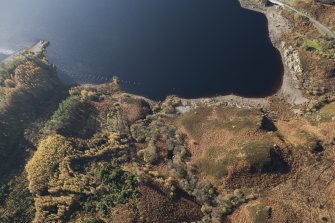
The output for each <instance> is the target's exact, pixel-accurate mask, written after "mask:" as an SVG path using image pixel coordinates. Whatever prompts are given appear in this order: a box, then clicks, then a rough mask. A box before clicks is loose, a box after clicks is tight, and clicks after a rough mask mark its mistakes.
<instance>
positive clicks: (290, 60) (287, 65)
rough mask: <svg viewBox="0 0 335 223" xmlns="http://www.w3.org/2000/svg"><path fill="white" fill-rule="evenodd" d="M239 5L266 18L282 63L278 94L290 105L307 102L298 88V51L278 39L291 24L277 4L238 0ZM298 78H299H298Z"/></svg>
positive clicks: (301, 71) (300, 70)
mask: <svg viewBox="0 0 335 223" xmlns="http://www.w3.org/2000/svg"><path fill="white" fill-rule="evenodd" d="M239 2H240V5H241V7H243V8H245V9H248V10H252V11H256V12H260V13H262V14H264V15H265V16H266V18H267V20H268V29H269V37H270V40H271V42H272V44H273V46H274V47H275V48H276V49H277V50H278V51H279V52H280V55H281V58H282V61H283V65H284V74H283V83H282V86H281V88H280V90H279V91H278V94H279V95H280V96H281V97H283V98H284V99H285V100H286V101H287V102H288V103H290V104H292V105H303V104H307V103H308V102H309V100H308V99H307V98H305V97H304V96H303V93H302V91H301V90H300V87H299V86H300V82H299V81H300V79H301V77H302V75H303V70H302V67H301V63H300V59H299V55H298V52H297V51H296V50H294V49H293V47H292V46H288V44H287V43H285V42H282V41H281V40H280V39H281V37H282V35H283V33H284V32H285V31H289V30H290V28H291V24H290V22H289V21H287V20H286V19H285V18H284V17H283V16H282V15H281V12H280V10H279V6H275V5H274V6H271V7H267V6H265V3H264V1H257V0H239ZM299 78H300V79H299Z"/></svg>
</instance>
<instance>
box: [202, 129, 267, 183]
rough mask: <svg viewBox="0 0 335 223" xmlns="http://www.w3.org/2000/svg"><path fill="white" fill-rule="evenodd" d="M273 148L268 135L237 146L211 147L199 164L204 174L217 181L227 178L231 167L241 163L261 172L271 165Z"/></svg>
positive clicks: (239, 143)
mask: <svg viewBox="0 0 335 223" xmlns="http://www.w3.org/2000/svg"><path fill="white" fill-rule="evenodd" d="M234 147H235V148H234ZM272 147H273V139H272V137H271V136H268V135H266V136H264V137H263V138H260V139H251V140H247V141H245V140H243V141H240V142H238V143H237V144H236V145H227V146H226V147H222V146H221V147H220V146H218V147H210V148H209V149H207V150H206V151H205V154H204V155H203V157H202V158H201V159H200V160H199V161H198V162H197V164H198V166H199V168H200V170H201V171H202V172H204V173H206V174H208V175H211V176H214V177H215V178H217V179H220V178H222V177H224V176H226V175H227V174H228V168H229V166H236V165H237V164H238V163H239V162H243V163H245V164H246V165H247V166H248V167H249V169H250V170H253V171H261V170H262V169H263V167H265V166H266V165H269V164H270V163H271V157H270V151H271V149H272Z"/></svg>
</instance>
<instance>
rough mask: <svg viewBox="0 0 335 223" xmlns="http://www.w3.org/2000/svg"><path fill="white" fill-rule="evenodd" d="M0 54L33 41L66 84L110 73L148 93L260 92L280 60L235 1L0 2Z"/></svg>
mask: <svg viewBox="0 0 335 223" xmlns="http://www.w3.org/2000/svg"><path fill="white" fill-rule="evenodd" d="M0 30H1V31H0V48H1V49H2V52H0V59H3V58H5V56H6V55H5V54H6V53H8V52H12V51H17V50H19V49H21V48H23V47H28V46H31V45H33V44H34V43H36V42H37V41H38V40H40V39H45V40H49V41H50V42H51V45H50V47H48V49H47V56H48V58H49V60H50V61H51V62H52V63H54V64H55V65H56V66H57V68H58V72H59V75H60V76H61V78H62V79H63V80H65V81H66V82H67V83H80V84H81V83H100V82H106V81H109V80H110V79H111V77H112V76H113V75H117V76H118V77H119V79H120V83H121V86H122V88H123V89H124V90H126V91H130V92H132V93H136V94H141V95H144V96H147V97H149V98H152V99H163V98H165V97H166V96H167V95H169V94H176V95H178V96H181V97H185V98H197V97H204V96H215V95H224V94H230V93H233V94H237V95H241V96H247V97H261V96H267V95H270V94H273V93H274V92H275V91H276V90H277V89H278V88H279V87H280V84H281V79H282V73H283V65H282V62H281V58H280V54H279V52H278V51H277V50H276V49H275V48H274V47H273V46H272V44H271V42H270V39H269V37H268V29H267V20H266V18H265V16H264V15H262V14H260V13H256V12H252V11H249V10H246V9H243V8H241V7H240V5H239V2H238V1H237V0H94V1H92V0H30V1H26V0H1V2H0Z"/></svg>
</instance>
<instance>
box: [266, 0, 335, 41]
mask: <svg viewBox="0 0 335 223" xmlns="http://www.w3.org/2000/svg"><path fill="white" fill-rule="evenodd" d="M269 2H271V3H273V4H276V5H279V6H282V7H286V8H288V9H291V10H292V11H294V12H296V13H298V14H299V15H301V16H304V17H306V18H308V19H309V20H310V21H311V22H313V23H314V25H315V26H316V27H317V28H319V29H320V30H321V31H322V32H324V33H325V34H327V35H328V36H329V37H332V38H335V33H334V32H333V31H332V30H331V29H329V28H328V27H327V26H325V25H323V24H322V23H321V22H319V21H318V20H316V19H314V18H312V17H311V16H309V15H307V14H306V13H303V12H301V11H299V10H297V9H296V8H294V7H293V6H291V5H289V4H287V3H285V2H282V1H280V0H269Z"/></svg>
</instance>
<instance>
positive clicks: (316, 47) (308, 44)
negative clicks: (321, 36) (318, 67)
mask: <svg viewBox="0 0 335 223" xmlns="http://www.w3.org/2000/svg"><path fill="white" fill-rule="evenodd" d="M304 47H305V49H306V50H312V51H318V52H323V47H322V45H321V43H320V42H319V41H318V40H316V39H305V41H304Z"/></svg>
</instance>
